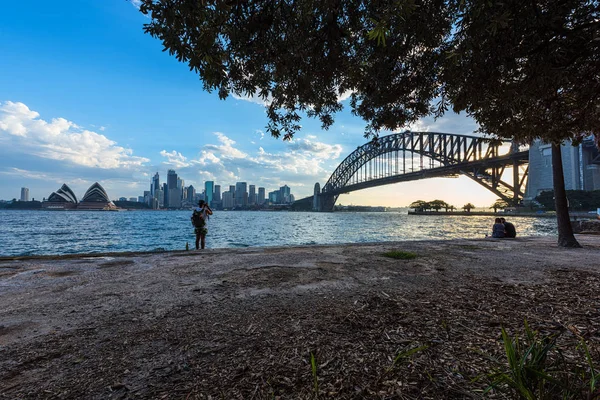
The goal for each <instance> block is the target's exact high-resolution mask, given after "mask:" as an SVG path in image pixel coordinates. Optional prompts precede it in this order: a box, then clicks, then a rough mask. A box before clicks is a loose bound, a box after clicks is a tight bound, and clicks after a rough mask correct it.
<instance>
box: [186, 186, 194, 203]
mask: <svg viewBox="0 0 600 400" xmlns="http://www.w3.org/2000/svg"><path fill="white" fill-rule="evenodd" d="M195 198H196V189H195V188H194V186H193V185H190V186H188V188H187V192H186V195H185V199H186V200H187V202H188V203H191V204H193V203H195Z"/></svg>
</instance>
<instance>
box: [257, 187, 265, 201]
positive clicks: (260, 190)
mask: <svg viewBox="0 0 600 400" xmlns="http://www.w3.org/2000/svg"><path fill="white" fill-rule="evenodd" d="M256 202H257V203H258V205H262V204H264V203H265V188H264V187H259V188H258V198H257V199H256Z"/></svg>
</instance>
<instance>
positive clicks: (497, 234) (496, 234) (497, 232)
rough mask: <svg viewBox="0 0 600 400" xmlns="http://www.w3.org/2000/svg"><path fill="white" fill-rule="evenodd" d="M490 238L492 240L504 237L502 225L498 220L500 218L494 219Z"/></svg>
mask: <svg viewBox="0 0 600 400" xmlns="http://www.w3.org/2000/svg"><path fill="white" fill-rule="evenodd" d="M492 237H493V238H503V237H504V224H503V223H502V221H501V220H500V218H496V219H495V221H494V226H493V227H492Z"/></svg>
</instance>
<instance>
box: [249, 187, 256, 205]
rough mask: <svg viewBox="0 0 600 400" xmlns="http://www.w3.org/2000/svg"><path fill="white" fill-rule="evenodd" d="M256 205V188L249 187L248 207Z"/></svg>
mask: <svg viewBox="0 0 600 400" xmlns="http://www.w3.org/2000/svg"><path fill="white" fill-rule="evenodd" d="M254 204H256V186H255V185H250V190H248V205H254Z"/></svg>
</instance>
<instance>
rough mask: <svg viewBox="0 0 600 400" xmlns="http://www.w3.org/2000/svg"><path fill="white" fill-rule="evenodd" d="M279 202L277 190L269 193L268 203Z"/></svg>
mask: <svg viewBox="0 0 600 400" xmlns="http://www.w3.org/2000/svg"><path fill="white" fill-rule="evenodd" d="M278 201H279V190H275V191H273V192H269V203H272V204H277V202H278Z"/></svg>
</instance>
